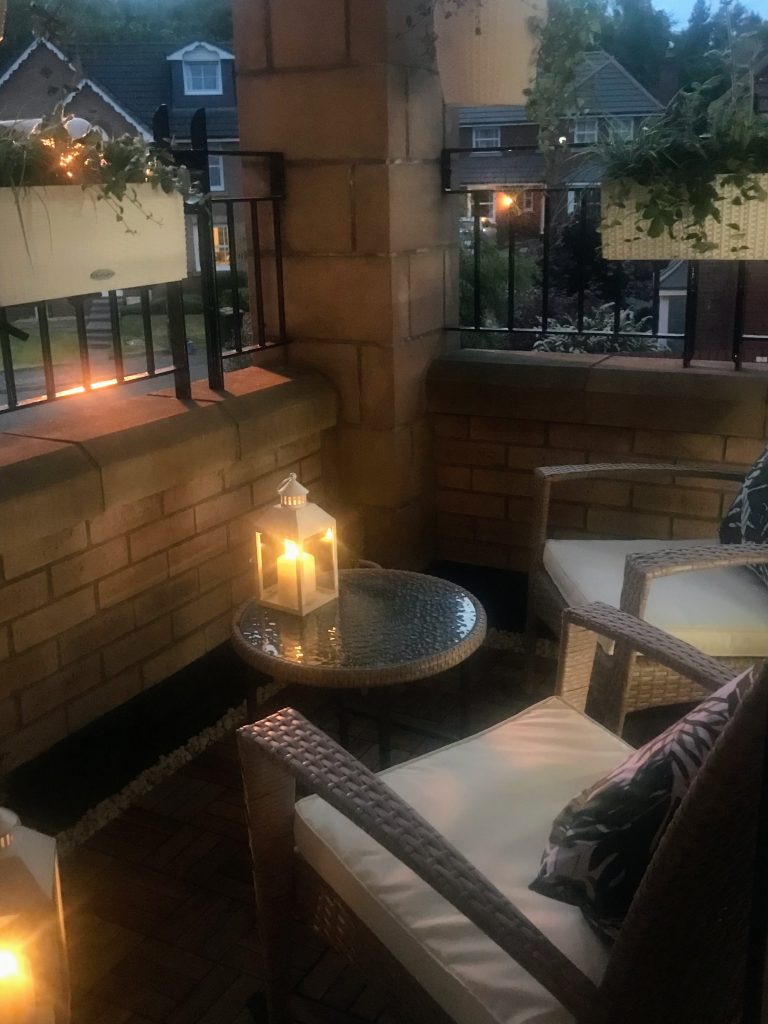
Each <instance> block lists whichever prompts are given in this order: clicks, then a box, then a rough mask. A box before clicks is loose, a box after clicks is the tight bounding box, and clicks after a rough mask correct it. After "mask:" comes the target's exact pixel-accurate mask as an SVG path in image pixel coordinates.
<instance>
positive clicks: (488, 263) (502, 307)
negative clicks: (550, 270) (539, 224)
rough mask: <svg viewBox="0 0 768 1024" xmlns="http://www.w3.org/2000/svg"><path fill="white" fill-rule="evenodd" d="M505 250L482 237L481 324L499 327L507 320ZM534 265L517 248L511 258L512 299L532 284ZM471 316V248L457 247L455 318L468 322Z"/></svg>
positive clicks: (472, 264)
mask: <svg viewBox="0 0 768 1024" xmlns="http://www.w3.org/2000/svg"><path fill="white" fill-rule="evenodd" d="M507 260H508V257H507V253H506V251H505V250H503V249H499V248H497V246H496V245H495V244H494V243H493V242H491V241H488V239H486V238H482V239H481V241H480V249H479V253H478V276H479V279H480V307H481V311H482V324H481V326H483V327H500V326H502V325H503V324H506V322H507V309H508V293H509V266H508V262H507ZM535 274H536V267H535V264H534V263H533V261H532V260H531V258H530V257H528V256H527V255H526V254H525V253H523V252H518V254H517V258H516V260H515V284H514V287H515V301H516V302H517V301H518V300H519V299H520V298H521V297H522V296H523V295H524V294H525V293H526V292H527V291H528V290H529V289H530V288H531V287H532V285H533V281H534V277H535ZM474 317H475V256H474V252H473V250H472V249H471V248H467V247H462V248H461V249H460V250H459V320H460V322H461V323H462V324H471V323H472V322H473V321H474Z"/></svg>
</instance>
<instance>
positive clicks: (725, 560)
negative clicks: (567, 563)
mask: <svg viewBox="0 0 768 1024" xmlns="http://www.w3.org/2000/svg"><path fill="white" fill-rule="evenodd" d="M766 562H768V544H702V545H701V546H699V545H696V546H695V547H686V548H676V549H672V550H662V551H646V552H642V553H638V554H635V555H627V560H626V562H625V566H624V583H623V585H622V588H621V608H622V611H625V612H629V613H630V615H636V616H637V617H638V618H641V617H642V616H643V614H644V613H645V607H646V604H647V603H648V593H649V591H650V588H651V583H652V582H653V580H656V579H660V578H661V577H662V576H673V575H675V574H676V573H680V572H697V571H698V572H700V571H702V570H703V569H719V568H721V567H723V566H732V565H744V566H747V565H761V564H763V563H766Z"/></svg>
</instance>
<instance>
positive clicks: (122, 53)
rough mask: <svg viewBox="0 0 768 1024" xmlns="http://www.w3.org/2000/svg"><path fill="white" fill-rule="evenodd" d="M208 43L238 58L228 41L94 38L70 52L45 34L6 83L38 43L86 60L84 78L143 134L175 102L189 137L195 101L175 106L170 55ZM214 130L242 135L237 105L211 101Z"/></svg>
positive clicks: (181, 130) (175, 115) (176, 128)
mask: <svg viewBox="0 0 768 1024" xmlns="http://www.w3.org/2000/svg"><path fill="white" fill-rule="evenodd" d="M199 45H205V46H207V47H210V48H211V49H212V50H215V51H216V53H220V54H223V55H224V57H222V59H232V54H231V53H230V52H229V51H228V50H226V49H225V48H224V47H225V45H226V44H219V43H208V42H205V43H202V44H201V43H200V42H199V41H194V42H191V43H189V44H186V45H185V46H183V47H182V49H181V50H180V49H179V41H178V40H176V41H175V42H174V43H172V44H171V43H90V44H87V45H86V44H83V45H81V46H79V47H78V49H77V52H76V53H73V54H72V55H71V56H67V55H65V54H64V53H63V52H62V51H61V50H60V49H59V48H58V47H56V46H54V44H53V43H50V42H49V41H48V40H45V39H36V40H35V41H34V42H33V43H31V44H30V45H29V46H28V47H27V48H26V49H25V50H24V51H23V52H22V53H21V54H19V55H18V56H17V57H16V59H15V60H14V61H13V62H12V63H11V64H10V65H9V66H8V67H7V68H6V69H5V71H4V73H3V74H1V75H0V86H2V84H3V82H5V81H7V80H8V79H9V78H10V77H11V76H12V75H14V74H15V73H16V72H17V71H18V70H19V69H20V68H21V67H22V66H23V64H24V62H25V61H26V59H27V57H29V56H30V54H31V53H33V52H34V51H35V49H37V47H38V46H46V47H48V49H50V50H51V52H52V53H54V54H55V55H56V56H57V57H58V58H59V59H60V60H62V61H64V62H65V63H67V64H68V65H69V66H70V67H71V68H73V70H74V69H75V67H76V61H75V58H77V61H79V62H80V64H81V65H82V73H83V76H84V78H83V81H82V82H81V83H80V86H82V84H84V82H86V81H87V84H88V86H90V88H92V89H93V90H94V92H96V93H98V94H99V95H100V96H101V98H102V99H103V100H104V101H105V102H107V103H109V104H110V106H112V107H114V108H115V109H116V110H117V111H118V113H120V114H122V115H123V116H124V117H125V118H126V120H127V121H129V123H131V124H133V125H134V127H136V128H137V130H139V131H141V132H142V133H143V134H148V133H150V132H151V128H152V118H153V117H154V114H155V111H156V110H157V108H158V107H159V106H160V105H161V104H163V103H164V104H166V106H168V108H169V115H170V122H171V132H172V133H173V134H174V135H175V136H177V137H179V138H188V137H189V125H190V119H191V117H192V114H193V113H194V107H191V106H190V107H187V108H184V109H180V108H174V107H173V105H172V99H173V97H172V93H171V74H170V68H171V65H170V64H169V63H168V60H169V57H171V56H172V55H174V54H177V53H182V52H183V51H184V50H186V49H189V48H190V47H192V48H194V47H196V46H199ZM206 114H207V121H208V131H209V134H210V135H211V137H212V138H219V139H236V138H237V137H238V124H237V109H236V107H234V106H230V107H225V106H221V107H215V106H212V105H209V104H206Z"/></svg>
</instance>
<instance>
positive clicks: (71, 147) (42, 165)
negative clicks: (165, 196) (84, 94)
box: [0, 107, 191, 222]
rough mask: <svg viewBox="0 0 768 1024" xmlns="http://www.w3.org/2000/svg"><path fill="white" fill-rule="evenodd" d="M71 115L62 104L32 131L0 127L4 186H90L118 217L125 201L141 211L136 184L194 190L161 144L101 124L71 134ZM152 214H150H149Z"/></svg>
mask: <svg viewBox="0 0 768 1024" xmlns="http://www.w3.org/2000/svg"><path fill="white" fill-rule="evenodd" d="M71 127H72V125H71V119H66V118H65V117H64V116H63V112H62V110H61V108H60V107H59V108H57V109H56V110H55V111H54V113H53V114H52V115H51V116H50V117H48V118H44V119H43V120H42V121H40V123H39V124H38V125H37V126H36V127H34V128H33V129H32V130H31V131H22V130H21V129H20V128H18V129H17V128H14V127H6V128H3V129H2V131H0V188H12V189H14V191H15V192H17V193H18V192H19V191H21V190H24V189H27V188H31V187H34V186H45V185H70V186H72V187H77V186H80V187H81V188H92V189H94V190H95V193H96V198H97V199H98V200H101V201H103V202H106V203H107V204H108V205H109V206H110V207H111V208H112V209H113V210H114V213H115V217H116V218H117V220H118V221H121V222H122V221H123V220H124V210H125V204H126V203H130V204H132V205H133V206H135V207H137V208H138V209H139V210H142V212H144V211H143V209H142V206H141V203H140V201H139V199H138V193H137V192H136V189H135V187H134V186H136V185H139V184H150V185H152V186H153V187H154V188H156V189H160V190H161V191H163V192H165V193H172V192H178V193H180V194H182V195H185V196H188V195H189V194H190V192H191V185H190V179H189V174H188V172H187V170H186V168H184V167H179V166H177V165H176V164H175V163H173V161H172V160H171V157H170V156H169V155H168V154H166V153H165V152H164V151H163V150H162V149H159V148H158V147H157V146H154V145H152V144H151V143H149V142H147V141H146V140H145V139H143V138H141V137H140V136H133V135H123V136H121V137H120V138H116V139H109V138H105V136H104V135H103V133H102V132H101V131H100V130H99V129H98V128H89V129H88V130H87V131H86V132H85V133H84V134H83V135H80V136H79V137H75V138H73V137H72V135H71V134H70V130H71ZM145 215H146V216H147V218H148V219H151V216H150V214H148V213H147V214H145Z"/></svg>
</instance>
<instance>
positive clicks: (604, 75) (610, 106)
mask: <svg viewBox="0 0 768 1024" xmlns="http://www.w3.org/2000/svg"><path fill="white" fill-rule="evenodd" d="M574 91H575V93H576V102H577V107H578V110H579V113H586V114H608V115H610V114H613V115H616V116H625V117H626V116H628V115H636V116H638V117H641V116H648V115H649V114H655V113H658V112H659V111H661V110H663V109H664V108H663V106H662V104H661V103H659V101H658V100H657V99H656V98H655V97H654V96H651V94H650V93H649V92H648V90H647V89H646V88H644V86H642V85H641V84H640V83H639V82H638V81H637V79H636V78H633V76H632V75H631V74H630V73H629V72H628V71H627V69H626V68H625V67H624V66H623V65H621V64H619V62H618V61H617V60H616V58H615V57H611V55H610V54H608V53H605V51H604V50H592V51H589V52H588V53H585V54H583V55H582V59H581V63H580V65H579V68H578V70H577V72H576V80H575V85H574ZM563 116H564V117H565V116H569V112H568V111H563ZM529 123H530V122H529V121H528V118H527V117H526V113H525V107H522V106H501V107H498V106H497V107H461V108H460V109H459V125H460V126H461V127H471V126H474V125H511V124H529Z"/></svg>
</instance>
